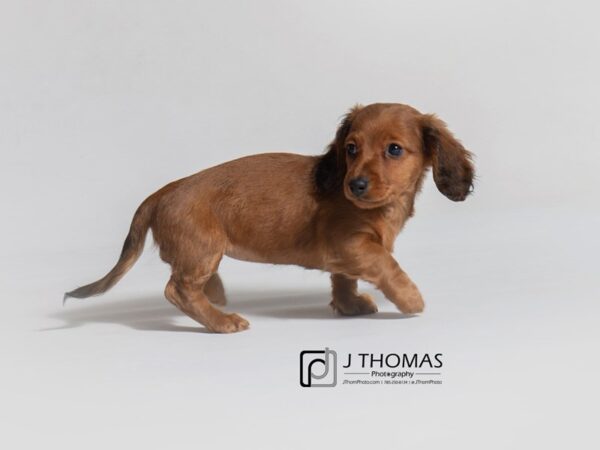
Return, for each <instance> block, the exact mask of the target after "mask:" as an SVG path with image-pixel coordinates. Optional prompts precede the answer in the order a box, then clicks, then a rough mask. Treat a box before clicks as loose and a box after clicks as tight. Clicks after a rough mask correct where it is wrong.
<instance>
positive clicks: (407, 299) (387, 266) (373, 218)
mask: <svg viewBox="0 0 600 450" xmlns="http://www.w3.org/2000/svg"><path fill="white" fill-rule="evenodd" d="M430 166H431V167H433V178H434V180H435V183H436V185H437V187H438V189H439V190H440V192H442V193H443V194H444V195H445V196H446V197H448V198H450V199H451V200H454V201H461V200H464V199H465V198H466V196H467V195H468V194H469V192H470V190H471V187H472V181H473V173H474V169H473V165H472V163H471V158H470V153H469V152H468V151H466V150H465V149H464V148H463V146H462V145H461V144H460V143H459V142H458V141H457V140H456V139H455V138H454V137H453V136H452V134H451V133H450V132H449V131H448V129H447V128H446V126H445V124H444V123H443V122H442V121H441V120H439V119H438V118H437V117H435V116H433V115H429V114H421V113H419V112H418V111H417V110H415V109H414V108H411V107H410V106H406V105H400V104H373V105H369V106H365V107H361V106H356V107H354V108H353V109H352V110H351V111H350V112H349V113H348V114H347V115H346V116H345V117H344V119H343V121H342V123H341V125H340V126H339V128H338V130H337V133H336V136H335V139H334V141H333V142H332V143H331V144H330V145H329V147H328V148H327V151H326V153H325V154H324V155H322V156H301V155H294V154H287V153H267V154H261V155H254V156H248V157H245V158H240V159H237V160H235V161H231V162H228V163H225V164H221V165H219V166H216V167H212V168H210V169H207V170H204V171H202V172H199V173H197V174H195V175H192V176H189V177H187V178H183V179H181V180H179V181H175V182H173V183H170V184H168V185H167V186H165V187H163V188H162V189H160V190H159V191H158V192H156V193H154V194H152V195H151V196H150V197H148V198H147V199H146V200H145V201H144V202H143V203H142V204H141V206H140V207H139V208H138V210H137V211H136V213H135V215H134V217H133V221H132V224H131V228H130V231H129V235H128V236H127V239H126V240H125V244H124V245H123V251H122V253H121V257H120V259H119V261H118V262H117V264H116V266H115V267H114V268H113V269H112V270H111V271H110V272H109V273H108V274H107V275H106V276H105V277H104V278H102V279H101V280H98V281H96V282H95V283H92V284H89V285H87V286H83V287H80V288H78V289H76V290H74V291H72V292H69V293H67V294H65V296H68V297H76V298H84V297H89V296H92V295H97V294H101V293H103V292H105V291H106V290H108V289H109V288H111V287H112V286H113V285H114V284H115V283H117V281H119V279H120V278H121V277H122V276H123V275H124V274H125V273H126V272H127V271H128V270H129V269H130V268H131V266H132V265H133V264H134V263H135V261H136V260H137V258H138V257H139V255H140V253H141V252H142V249H143V246H144V240H145V237H146V232H147V230H148V228H150V229H151V230H152V234H153V236H154V240H155V241H156V243H157V245H158V246H159V248H160V257H161V258H162V259H163V260H164V261H165V262H167V263H169V264H170V265H171V269H172V275H171V279H170V280H169V282H168V284H167V286H166V288H165V296H166V297H167V299H168V300H169V301H170V302H171V303H173V304H174V305H175V306H177V307H178V308H179V309H180V310H181V311H183V312H184V313H185V314H187V315H188V316H190V317H191V318H193V319H194V320H196V321H198V322H200V323H201V324H203V325H204V326H205V327H206V328H207V329H209V330H210V331H213V332H218V333H231V332H235V331H241V330H245V329H246V328H248V326H249V324H248V322H247V321H246V320H245V319H244V318H243V317H241V316H239V315H237V314H225V313H223V312H222V311H220V310H219V309H218V308H216V307H215V306H213V305H212V304H211V302H212V303H213V304H224V303H225V292H224V289H223V285H222V284H221V280H220V278H219V275H218V274H217V268H218V266H219V262H220V261H221V258H222V257H223V255H227V256H230V257H232V258H236V259H242V260H246V261H256V262H264V263H272V264H296V265H299V266H303V267H307V268H311V269H319V270H324V271H327V272H330V273H331V274H332V275H331V282H332V286H333V300H332V301H331V306H332V308H333V309H334V310H335V311H337V312H338V313H340V314H344V315H358V314H370V313H374V312H376V311H377V307H376V305H375V303H374V302H373V300H372V299H371V298H370V297H369V296H367V295H365V294H359V293H357V291H356V285H357V280H358V279H361V280H365V281H368V282H370V283H373V284H374V285H375V286H376V287H377V288H378V289H380V290H381V291H382V292H383V294H384V295H385V296H386V297H387V298H388V299H389V300H390V301H392V302H393V303H394V304H395V305H396V306H397V307H398V308H399V309H400V310H401V311H402V312H404V313H409V314H410V313H418V312H421V311H422V310H423V299H422V298H421V294H420V293H419V290H418V289H417V287H416V286H415V285H414V283H413V282H412V281H411V279H410V278H409V277H408V275H407V274H406V273H404V271H402V269H401V268H400V266H399V265H398V263H397V262H396V261H395V260H394V258H393V257H392V246H393V243H394V239H395V237H396V235H397V234H398V233H399V232H400V230H401V229H402V226H403V225H404V223H405V222H406V220H407V219H408V218H409V217H411V215H412V214H413V204H414V200H415V196H416V194H417V193H418V192H419V190H420V187H421V184H422V182H423V178H424V175H425V174H426V172H427V169H428V168H429V167H430Z"/></svg>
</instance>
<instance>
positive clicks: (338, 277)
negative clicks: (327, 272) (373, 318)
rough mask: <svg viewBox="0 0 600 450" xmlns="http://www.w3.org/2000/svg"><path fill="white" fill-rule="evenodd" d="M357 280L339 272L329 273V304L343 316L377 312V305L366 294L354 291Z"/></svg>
mask: <svg viewBox="0 0 600 450" xmlns="http://www.w3.org/2000/svg"><path fill="white" fill-rule="evenodd" d="M356 287H357V281H356V280H355V279H354V280H353V279H352V278H348V277H347V276H345V275H343V274H341V273H334V274H331V288H332V292H331V294H332V300H331V303H330V306H331V307H332V308H333V310H334V311H335V312H337V313H339V314H341V315H343V316H358V315H362V314H373V313H376V312H377V305H376V304H375V302H374V301H373V299H372V298H371V296H370V295H368V294H359V293H358V292H357V291H356Z"/></svg>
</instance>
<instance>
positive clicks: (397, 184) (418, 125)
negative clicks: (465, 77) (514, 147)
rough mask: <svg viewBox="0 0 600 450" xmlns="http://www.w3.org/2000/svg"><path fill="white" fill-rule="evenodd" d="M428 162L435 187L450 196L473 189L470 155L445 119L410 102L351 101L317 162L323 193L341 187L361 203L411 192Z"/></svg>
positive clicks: (373, 203)
mask: <svg viewBox="0 0 600 450" xmlns="http://www.w3.org/2000/svg"><path fill="white" fill-rule="evenodd" d="M428 167H433V179H434V180H435V183H436V185H437V188H438V190H439V191H440V192H441V193H442V194H444V195H445V196H446V197H448V198H449V199H451V200H454V201H461V200H464V199H465V198H466V197H467V195H468V194H469V193H470V192H471V187H472V184H473V175H474V169H473V164H472V163H471V154H470V153H469V152H468V151H467V150H465V148H464V147H463V146H462V145H461V143H460V142H459V141H458V140H456V139H455V138H454V136H453V135H452V133H450V131H449V130H448V128H446V124H445V123H444V122H442V121H441V120H440V119H438V118H437V117H436V116H434V115H431V114H421V113H420V112H418V111H417V110H416V109H414V108H411V107H410V106H406V105H400V104H382V103H376V104H372V105H368V106H364V107H363V106H355V107H354V108H352V109H351V110H350V112H349V113H348V114H347V115H346V116H345V117H344V119H343V120H342V123H341V124H340V126H339V128H338V130H337V133H336V135H335V139H334V140H333V142H332V143H331V144H330V145H329V147H328V148H327V152H326V153H325V155H323V156H322V157H321V158H320V160H319V162H318V164H317V167H316V171H315V181H316V185H317V190H318V192H319V193H321V194H327V193H332V192H335V191H338V190H340V189H341V190H342V191H343V193H344V195H345V196H346V198H347V199H348V200H350V201H351V202H353V203H354V204H355V205H356V206H358V207H359V208H365V209H367V208H376V207H379V206H383V205H385V204H387V203H389V202H391V201H393V199H394V198H397V197H398V196H401V195H402V194H404V193H408V192H415V191H416V190H417V189H418V188H419V184H420V182H421V180H422V178H423V174H424V173H425V170H426V169H427V168H428Z"/></svg>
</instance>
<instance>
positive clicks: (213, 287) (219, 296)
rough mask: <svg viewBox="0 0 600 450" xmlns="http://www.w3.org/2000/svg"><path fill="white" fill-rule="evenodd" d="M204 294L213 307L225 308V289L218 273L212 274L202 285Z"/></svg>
mask: <svg viewBox="0 0 600 450" xmlns="http://www.w3.org/2000/svg"><path fill="white" fill-rule="evenodd" d="M204 293H205V294H206V296H207V297H208V300H210V302H211V303H212V304H213V305H219V306H225V305H226V304H227V297H226V296H225V287H224V286H223V282H222V281H221V277H220V276H219V274H218V273H213V274H212V276H211V277H210V278H209V279H208V281H207V282H206V284H205V285H204Z"/></svg>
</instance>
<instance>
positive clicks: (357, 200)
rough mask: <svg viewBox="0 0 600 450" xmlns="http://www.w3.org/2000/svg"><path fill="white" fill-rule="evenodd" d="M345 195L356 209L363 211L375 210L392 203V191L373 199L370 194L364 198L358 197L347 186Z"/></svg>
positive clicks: (387, 190) (386, 191)
mask: <svg viewBox="0 0 600 450" xmlns="http://www.w3.org/2000/svg"><path fill="white" fill-rule="evenodd" d="M344 195H345V196H346V198H347V199H348V200H350V201H351V202H352V203H353V204H354V205H355V206H356V207H358V208H361V209H374V208H379V207H381V206H383V205H386V204H387V203H389V201H390V190H389V189H386V190H385V192H384V193H383V194H382V195H377V196H376V197H373V196H372V195H371V194H370V193H368V192H367V193H366V194H365V195H364V196H360V197H357V196H356V195H354V194H353V193H352V192H351V191H350V189H349V188H348V187H347V186H346V187H345V188H344Z"/></svg>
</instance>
